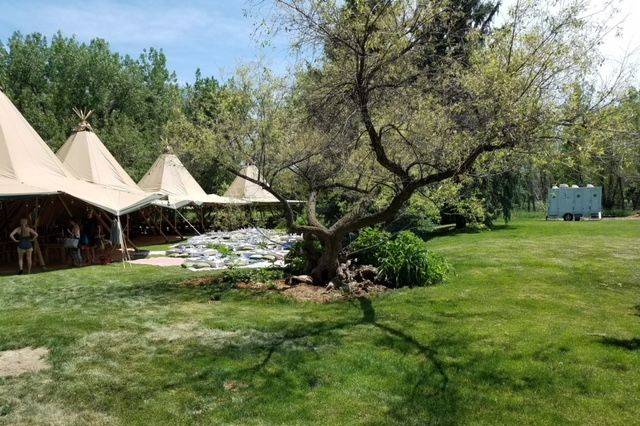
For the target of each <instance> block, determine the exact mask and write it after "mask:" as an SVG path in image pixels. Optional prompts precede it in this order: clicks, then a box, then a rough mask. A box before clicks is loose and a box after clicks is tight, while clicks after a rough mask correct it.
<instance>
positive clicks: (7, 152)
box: [0, 91, 162, 215]
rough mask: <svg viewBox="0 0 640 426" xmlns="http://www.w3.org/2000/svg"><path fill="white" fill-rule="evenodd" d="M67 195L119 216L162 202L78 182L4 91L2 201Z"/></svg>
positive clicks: (0, 97) (0, 110) (0, 99)
mask: <svg viewBox="0 0 640 426" xmlns="http://www.w3.org/2000/svg"><path fill="white" fill-rule="evenodd" d="M56 193H65V194H68V195H70V196H72V197H75V198H78V199H80V200H82V201H84V202H86V203H89V204H92V205H94V206H96V207H99V208H101V209H103V210H105V211H107V212H110V213H112V214H115V215H122V214H126V213H129V212H132V211H135V210H137V209H139V208H142V207H144V206H146V205H148V204H150V203H151V202H152V201H154V200H156V199H158V198H161V197H162V195H160V194H146V193H143V192H142V191H139V192H137V193H134V192H130V191H122V190H115V189H111V188H107V187H105V186H102V185H96V184H91V183H87V182H84V181H81V180H79V179H77V178H76V177H75V176H74V175H73V174H72V173H71V172H70V171H69V170H68V169H67V168H66V167H65V166H64V165H63V164H62V162H61V161H60V160H59V159H58V157H56V155H55V154H54V153H53V151H52V150H51V149H50V148H49V146H48V145H47V144H46V143H45V142H44V141H43V140H42V138H41V137H40V136H39V135H38V133H37V132H36V131H35V130H34V129H33V127H31V125H30V124H29V123H28V122H27V120H26V119H25V118H24V117H23V116H22V114H20V111H18V109H17V108H16V107H15V106H14V105H13V103H12V102H11V101H10V100H9V98H7V96H6V95H5V94H4V93H2V91H0V198H2V197H5V198H6V197H15V196H37V195H50V194H56Z"/></svg>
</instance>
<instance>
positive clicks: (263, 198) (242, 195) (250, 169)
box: [224, 164, 279, 204]
mask: <svg viewBox="0 0 640 426" xmlns="http://www.w3.org/2000/svg"><path fill="white" fill-rule="evenodd" d="M240 174H241V175H244V176H247V177H249V178H251V179H255V180H257V181H260V182H264V179H263V178H262V176H261V175H260V171H259V170H258V168H257V167H256V166H255V165H253V164H250V165H247V166H245V167H243V168H242V170H240ZM224 196H225V197H229V198H235V199H238V200H243V201H246V202H249V203H259V204H276V203H279V201H278V199H277V198H276V197H275V196H274V195H273V194H271V193H270V192H269V191H267V190H266V189H264V188H263V187H261V186H260V185H258V184H256V183H254V182H251V181H248V180H246V179H245V178H242V177H240V176H237V177H236V178H235V179H234V180H233V182H231V185H229V188H227V190H226V192H225V193H224Z"/></svg>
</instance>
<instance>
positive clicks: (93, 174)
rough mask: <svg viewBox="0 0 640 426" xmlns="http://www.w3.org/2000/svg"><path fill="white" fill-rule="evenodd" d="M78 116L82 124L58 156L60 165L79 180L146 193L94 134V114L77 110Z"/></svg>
mask: <svg viewBox="0 0 640 426" xmlns="http://www.w3.org/2000/svg"><path fill="white" fill-rule="evenodd" d="M74 112H75V113H76V114H77V115H78V117H80V120H81V121H80V124H79V125H78V126H77V127H76V128H75V129H74V130H73V134H72V135H71V136H69V139H67V141H66V142H65V143H64V145H62V147H61V148H60V149H59V150H58V152H57V154H56V155H57V156H58V158H60V161H62V163H63V164H64V165H65V166H66V167H67V168H68V169H69V170H70V171H71V173H73V175H74V176H75V177H76V178H78V179H81V180H84V181H86V182H91V183H97V184H99V185H104V186H106V187H109V188H114V189H119V190H123V191H129V192H133V193H141V192H143V191H142V190H141V189H140V188H139V187H138V185H136V183H135V182H134V181H133V179H131V177H130V176H129V174H127V172H126V171H125V170H124V169H123V168H122V166H121V165H120V164H119V163H118V161H117V160H116V159H115V158H114V157H113V155H111V152H109V150H108V149H107V147H106V146H104V144H103V143H102V141H101V140H100V138H99V137H98V136H97V135H96V134H95V133H94V132H93V129H92V128H91V125H90V124H89V122H88V119H89V117H90V116H91V114H92V112H93V111H89V112H88V113H87V112H84V111H80V110H78V109H75V108H74Z"/></svg>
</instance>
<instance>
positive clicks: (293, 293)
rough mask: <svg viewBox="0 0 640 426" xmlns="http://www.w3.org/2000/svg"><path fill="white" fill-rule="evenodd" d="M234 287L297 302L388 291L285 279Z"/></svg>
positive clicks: (188, 283)
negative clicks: (337, 287) (347, 289)
mask: <svg viewBox="0 0 640 426" xmlns="http://www.w3.org/2000/svg"><path fill="white" fill-rule="evenodd" d="M219 280H220V279H219V278H217V277H199V278H192V279H189V280H185V281H183V282H181V283H180V285H182V286H184V287H201V286H212V285H216V284H218V283H219V282H220V281H219ZM235 287H236V288H239V289H243V290H250V291H254V292H260V293H270V292H272V293H280V294H283V295H285V296H286V297H289V298H291V299H293V300H296V301H298V302H315V303H331V302H336V301H339V300H349V299H354V298H359V297H369V296H372V295H377V294H380V293H384V292H387V291H389V288H387V287H385V286H383V285H373V286H369V287H367V288H366V289H359V290H358V291H355V292H353V293H347V292H344V291H341V290H335V289H327V288H325V287H321V286H315V285H310V284H297V285H291V284H287V283H286V282H285V280H277V281H274V282H272V283H261V282H242V283H238V284H236V285H235Z"/></svg>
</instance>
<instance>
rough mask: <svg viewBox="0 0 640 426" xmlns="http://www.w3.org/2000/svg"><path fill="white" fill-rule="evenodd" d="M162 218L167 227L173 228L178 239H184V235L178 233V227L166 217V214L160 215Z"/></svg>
mask: <svg viewBox="0 0 640 426" xmlns="http://www.w3.org/2000/svg"><path fill="white" fill-rule="evenodd" d="M161 208H162V207H161ZM162 218H163V219H164V220H165V221H166V222H167V224H168V225H169V227H170V228H172V229H173V232H175V233H176V235H177V236H178V237H180V239H181V240H184V237H183V236H182V234H181V233H180V231H178V227H177V226H176V225H175V224H174V223H172V222H171V221H170V220H169V218H168V217H166V216H162Z"/></svg>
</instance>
